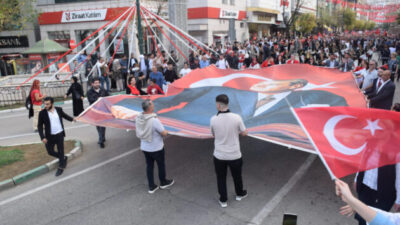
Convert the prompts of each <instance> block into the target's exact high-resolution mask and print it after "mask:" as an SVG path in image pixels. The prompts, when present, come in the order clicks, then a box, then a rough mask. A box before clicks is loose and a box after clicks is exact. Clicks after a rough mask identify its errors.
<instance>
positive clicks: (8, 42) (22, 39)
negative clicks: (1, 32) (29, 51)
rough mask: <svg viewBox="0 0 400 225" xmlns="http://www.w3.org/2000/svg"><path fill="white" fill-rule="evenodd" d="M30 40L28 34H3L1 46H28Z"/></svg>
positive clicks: (0, 40)
mask: <svg viewBox="0 0 400 225" xmlns="http://www.w3.org/2000/svg"><path fill="white" fill-rule="evenodd" d="M27 47H29V41H28V37H27V36H3V37H0V48H27Z"/></svg>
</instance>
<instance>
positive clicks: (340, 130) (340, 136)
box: [294, 107, 400, 178]
mask: <svg viewBox="0 0 400 225" xmlns="http://www.w3.org/2000/svg"><path fill="white" fill-rule="evenodd" d="M294 111H295V112H296V114H297V117H298V119H299V122H301V125H302V126H303V128H304V129H305V131H306V132H307V133H308V136H309V138H310V139H311V141H312V142H313V144H314V147H316V148H317V151H318V152H319V153H320V156H321V157H322V160H323V161H324V163H325V164H326V166H327V167H328V170H330V172H331V176H332V177H337V178H341V177H344V176H347V175H350V174H353V173H356V172H359V171H365V170H369V169H373V168H378V167H381V166H384V165H390V164H395V163H397V162H400V155H399V152H400V148H399V147H400V113H398V112H394V111H388V110H381V109H366V108H353V107H316V108H296V109H294Z"/></svg>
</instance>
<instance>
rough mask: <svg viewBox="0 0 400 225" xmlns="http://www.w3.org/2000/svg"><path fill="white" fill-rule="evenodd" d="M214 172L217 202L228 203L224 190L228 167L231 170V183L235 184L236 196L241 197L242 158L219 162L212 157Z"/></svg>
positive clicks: (225, 189)
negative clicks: (216, 185)
mask: <svg viewBox="0 0 400 225" xmlns="http://www.w3.org/2000/svg"><path fill="white" fill-rule="evenodd" d="M214 166H215V172H216V174H217V184H218V193H219V196H220V197H219V200H220V201H221V202H226V201H228V194H227V188H226V175H227V173H228V167H229V169H230V170H231V174H232V178H233V182H234V184H235V191H236V195H240V196H241V195H243V194H244V193H243V192H244V191H243V181H242V166H243V160H242V158H240V159H236V160H220V159H217V158H215V157H214Z"/></svg>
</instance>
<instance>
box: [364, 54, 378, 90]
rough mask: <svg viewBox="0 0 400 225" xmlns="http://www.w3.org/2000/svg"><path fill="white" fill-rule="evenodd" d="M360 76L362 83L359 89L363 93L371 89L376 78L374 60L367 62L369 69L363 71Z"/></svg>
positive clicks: (376, 72)
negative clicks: (362, 79) (362, 78)
mask: <svg viewBox="0 0 400 225" xmlns="http://www.w3.org/2000/svg"><path fill="white" fill-rule="evenodd" d="M362 76H363V77H364V81H363V84H362V87H361V89H362V90H363V91H365V90H367V89H369V88H371V87H372V85H373V81H374V80H375V79H376V78H378V71H377V70H376V61H375V60H371V61H370V62H369V68H368V70H366V71H364V73H362Z"/></svg>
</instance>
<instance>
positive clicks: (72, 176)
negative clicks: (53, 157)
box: [0, 147, 140, 206]
mask: <svg viewBox="0 0 400 225" xmlns="http://www.w3.org/2000/svg"><path fill="white" fill-rule="evenodd" d="M139 149H140V148H139V147H137V148H135V149H132V150H130V151H128V152H125V153H123V154H121V155H118V156H115V157H113V158H111V159H108V160H106V161H104V162H101V163H99V164H96V165H93V166H91V167H88V168H86V169H84V170H81V171H79V172H77V173H74V174H71V175H68V176H66V177H63V178H61V179H59V180H56V181H53V182H50V183H48V184H45V185H42V186H39V187H37V188H34V189H31V190H29V191H27V192H24V193H22V194H19V195H17V196H14V197H11V198H9V199H6V200H3V201H1V202H0V206H4V205H6V204H8V203H11V202H14V201H17V200H19V199H21V198H24V197H26V196H29V195H32V194H34V193H36V192H39V191H42V190H44V189H47V188H50V187H52V186H55V185H57V184H59V183H62V182H64V181H67V180H70V179H72V178H74V177H77V176H80V175H82V174H85V173H88V172H90V171H93V170H95V169H97V168H100V167H102V166H104V165H107V164H109V163H111V162H113V161H116V160H118V159H121V158H124V157H125V156H127V155H130V154H132V153H134V152H137V151H138V150H139Z"/></svg>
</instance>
